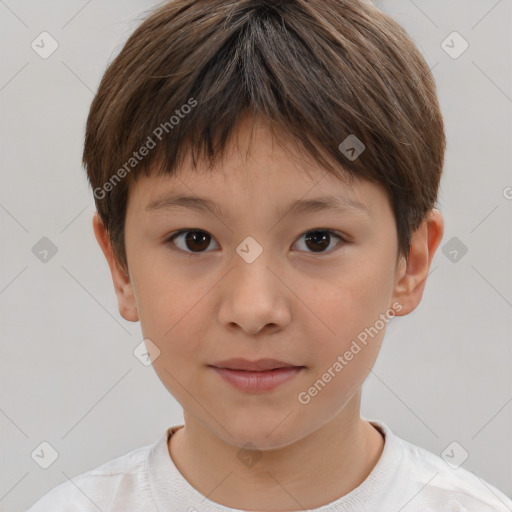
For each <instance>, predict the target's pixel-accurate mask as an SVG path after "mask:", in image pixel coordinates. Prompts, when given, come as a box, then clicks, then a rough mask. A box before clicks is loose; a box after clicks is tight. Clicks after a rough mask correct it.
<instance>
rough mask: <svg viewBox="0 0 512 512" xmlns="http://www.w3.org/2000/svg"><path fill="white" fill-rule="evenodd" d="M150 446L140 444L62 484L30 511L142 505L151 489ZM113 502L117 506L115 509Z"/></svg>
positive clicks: (79, 510)
mask: <svg viewBox="0 0 512 512" xmlns="http://www.w3.org/2000/svg"><path fill="white" fill-rule="evenodd" d="M150 448H151V445H146V446H141V447H140V448H137V449H135V450H133V451H131V452H129V453H127V454H125V455H122V456H121V457H117V458H115V459H113V460H111V461H109V462H106V463H105V464H102V465H101V466H98V467H97V468H95V469H91V470H89V471H87V472H85V473H82V474H80V475H78V476H76V477H74V478H72V479H70V480H67V481H65V482H63V483H61V484H60V485H58V486H56V487H54V488H53V489H51V490H50V491H49V492H47V493H46V494H45V495H44V496H43V497H41V498H40V499H39V500H38V501H37V502H36V503H34V504H33V505H32V506H31V507H30V508H29V509H28V510H27V512H50V511H51V512H89V511H91V512H92V511H94V512H97V511H98V509H100V510H118V507H119V506H122V504H124V505H126V506H129V505H133V504H143V503H144V499H145V496H146V495H147V490H148V489H147V487H148V483H147V477H146V471H145V464H146V459H147V454H148V452H149V450H150ZM133 500H136V501H133ZM113 504H115V505H116V508H112V505H113ZM119 510H122V508H119Z"/></svg>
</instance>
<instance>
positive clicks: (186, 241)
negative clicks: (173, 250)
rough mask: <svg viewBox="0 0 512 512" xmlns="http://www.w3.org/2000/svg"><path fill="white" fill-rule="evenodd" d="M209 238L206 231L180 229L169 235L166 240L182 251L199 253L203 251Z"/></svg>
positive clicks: (208, 242)
mask: <svg viewBox="0 0 512 512" xmlns="http://www.w3.org/2000/svg"><path fill="white" fill-rule="evenodd" d="M175 240H176V241H178V242H179V243H176V242H175ZM211 240H212V237H211V236H210V235H209V234H208V233H206V231H201V230H182V231H179V232H178V233H176V234H174V235H173V236H171V238H169V240H168V241H169V242H171V243H173V244H174V245H176V246H177V247H178V248H179V249H180V250H182V251H184V252H189V253H190V252H191V253H201V252H205V250H206V249H207V248H208V246H209V245H210V242H211Z"/></svg>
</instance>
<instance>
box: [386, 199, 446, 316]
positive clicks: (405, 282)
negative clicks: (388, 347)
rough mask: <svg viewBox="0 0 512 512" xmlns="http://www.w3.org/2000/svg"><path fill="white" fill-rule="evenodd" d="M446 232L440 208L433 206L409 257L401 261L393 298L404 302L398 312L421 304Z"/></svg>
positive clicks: (413, 236)
mask: <svg viewBox="0 0 512 512" xmlns="http://www.w3.org/2000/svg"><path fill="white" fill-rule="evenodd" d="M443 233H444V220H443V216H442V214H441V212H440V211H439V210H438V209H437V208H433V209H432V210H430V212H429V213H428V214H427V217H426V219H425V220H424V221H423V222H422V224H421V225H420V227H419V228H418V229H417V230H416V231H415V232H414V233H413V234H412V237H411V249H410V251H409V256H408V258H407V261H401V262H400V265H399V269H398V271H397V274H396V276H397V277H396V278H397V281H396V283H395V288H394V294H393V300H392V303H393V302H398V303H400V305H401V306H402V307H401V309H400V310H399V311H398V310H397V313H396V314H397V316H403V315H407V314H409V313H410V312H411V311H413V310H414V309H416V307H417V306H418V305H419V303H420V301H421V297H422V296H423V291H424V289H425V284H426V280H427V277H428V272H429V269H430V265H431V263H432V259H433V257H434V254H435V252H436V250H437V248H438V247H439V244H440V243H441V240H442V238H443Z"/></svg>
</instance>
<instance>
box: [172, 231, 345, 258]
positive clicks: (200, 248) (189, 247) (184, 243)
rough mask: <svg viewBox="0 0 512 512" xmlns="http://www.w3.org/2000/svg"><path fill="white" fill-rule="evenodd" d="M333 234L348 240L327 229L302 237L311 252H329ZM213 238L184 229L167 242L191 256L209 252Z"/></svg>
mask: <svg viewBox="0 0 512 512" xmlns="http://www.w3.org/2000/svg"><path fill="white" fill-rule="evenodd" d="M183 235H186V236H183ZM333 235H334V238H338V239H339V240H341V241H342V242H346V240H345V239H344V238H343V237H341V236H340V235H337V234H336V233H335V232H333V231H330V230H326V229H315V230H311V231H307V232H306V233H304V234H303V235H301V238H302V237H305V242H306V247H307V248H309V249H312V250H311V252H313V253H325V252H327V251H326V249H328V248H329V246H330V245H331V242H332V236H333ZM212 240H213V238H212V237H211V235H210V234H208V233H207V232H206V231H202V230H200V229H182V230H181V231H178V232H176V233H173V234H172V235H171V236H170V237H169V238H168V239H167V242H168V243H172V244H173V245H175V246H176V247H177V248H178V249H177V250H180V251H183V252H185V253H187V254H188V255H189V256H193V255H195V254H201V253H203V252H208V251H206V249H207V248H208V246H209V245H210V242H211V241H212ZM337 245H339V244H337ZM306 252H307V251H306ZM329 252H331V251H329Z"/></svg>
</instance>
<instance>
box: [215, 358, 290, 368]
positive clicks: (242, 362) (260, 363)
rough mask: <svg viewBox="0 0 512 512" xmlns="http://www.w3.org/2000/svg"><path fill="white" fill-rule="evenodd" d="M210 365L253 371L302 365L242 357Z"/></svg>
mask: <svg viewBox="0 0 512 512" xmlns="http://www.w3.org/2000/svg"><path fill="white" fill-rule="evenodd" d="M209 366H214V367H216V368H228V369H230V370H245V371H252V372H261V371H266V370H275V369H276V368H297V367H299V366H300V365H295V364H292V363H286V362H284V361H279V360H278V359H268V358H266V359H258V360H257V361H249V360H248V359H244V358H242V357H236V358H233V359H226V360H225V361H219V362H218V363H214V364H212V365H209Z"/></svg>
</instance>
